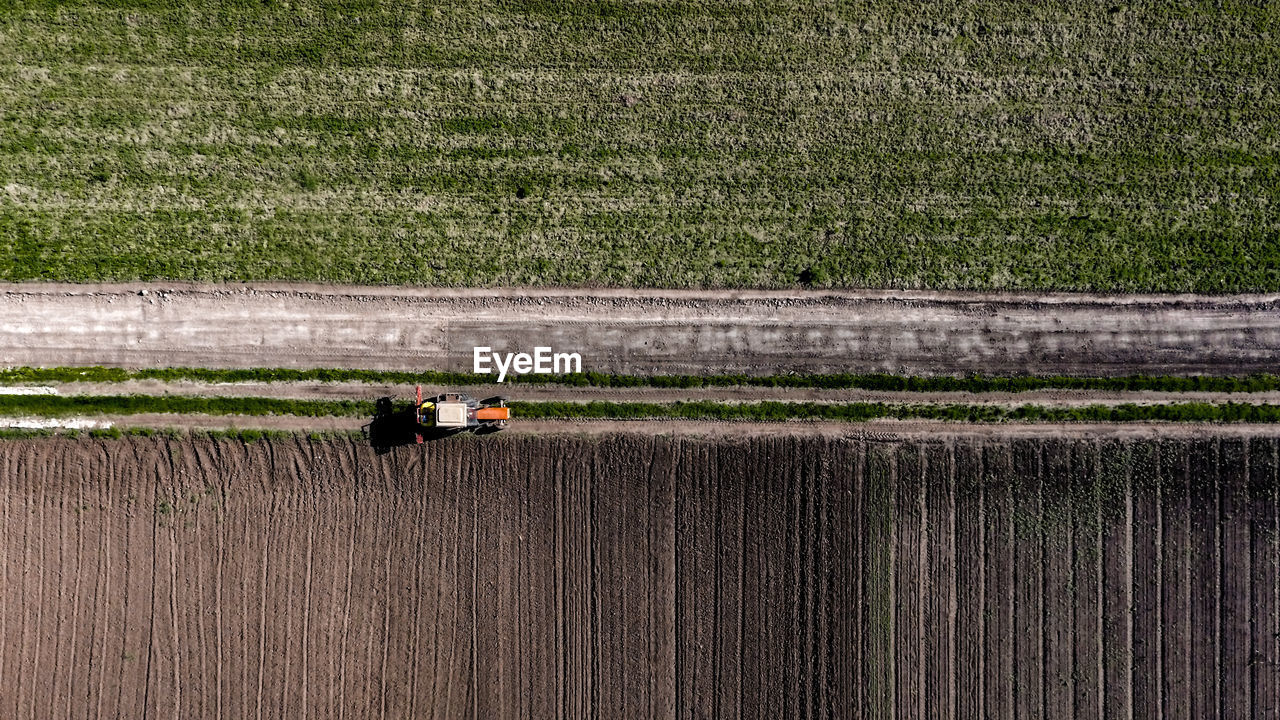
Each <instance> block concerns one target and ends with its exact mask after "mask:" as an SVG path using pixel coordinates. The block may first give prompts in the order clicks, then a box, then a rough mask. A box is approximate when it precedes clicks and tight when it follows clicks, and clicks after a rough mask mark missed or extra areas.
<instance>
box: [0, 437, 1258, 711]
mask: <svg viewBox="0 0 1280 720" xmlns="http://www.w3.org/2000/svg"><path fill="white" fill-rule="evenodd" d="M1277 445H1278V443H1277V440H1276V439H1274V438H1265V437H1263V438H1260V437H1241V436H1223V437H1220V438H1206V439H1166V440H1159V441H1149V440H1139V441H1134V440H1120V439H1110V440H1046V439H1043V438H1040V439H1032V438H1001V437H995V436H993V437H986V438H983V437H952V438H949V439H948V438H939V439H933V440H897V441H873V440H852V439H841V438H830V437H827V438H807V439H805V438H793V437H770V438H749V439H747V438H738V439H734V438H726V439H719V440H708V439H705V438H702V439H689V438H685V439H676V438H669V437H642V436H609V437H603V438H581V437H578V438H574V437H560V438H550V437H543V438H536V437H521V436H515V437H499V438H496V439H483V440H481V439H462V440H457V441H447V442H440V443H434V444H428V445H426V446H423V447H422V448H418V447H412V448H401V449H400V451H398V452H393V453H389V454H385V455H375V454H374V453H373V452H372V451H371V450H370V449H368V448H366V447H363V446H360V445H357V444H354V443H352V442H349V441H325V442H312V441H308V440H306V439H303V438H299V439H296V440H275V441H272V442H265V441H261V442H258V443H252V444H247V445H246V444H244V443H242V442H240V441H231V440H221V441H215V440H209V439H199V440H196V439H185V440H161V439H149V438H129V439H124V440H87V439H65V438H54V439H33V440H11V441H6V442H4V443H0V513H3V521H2V522H0V568H2V571H3V576H2V577H0V581H2V582H0V641H2V646H0V678H3V679H4V682H3V684H0V717H5V718H8V717H13V718H42V717H99V716H101V717H116V716H122V717H177V718H197V717H257V716H260V717H290V718H295V717H296V718H301V717H338V716H345V717H462V716H472V717H486V718H487V717H517V716H527V717H600V716H615V715H622V716H633V717H652V716H661V717H669V716H672V715H674V714H675V712H676V709H677V708H678V709H680V710H681V711H683V712H684V714H686V715H692V716H715V715H720V716H737V715H739V714H744V715H748V716H758V717H769V718H774V717H797V716H803V715H805V714H807V713H808V712H810V711H813V712H814V713H815V714H818V715H822V716H828V717H858V716H863V717H872V718H881V717H884V718H887V717H894V716H896V717H953V716H955V717H981V716H988V717H1014V716H1018V717H1039V716H1047V717H1064V718H1071V717H1097V716H1100V715H1101V714H1103V713H1105V714H1107V715H1108V716H1128V715H1129V712H1130V711H1132V712H1133V716H1134V717H1147V716H1151V717H1156V716H1158V715H1160V716H1163V717H1195V718H1203V717H1212V716H1216V715H1222V716H1232V717H1249V716H1254V717H1267V716H1268V713H1272V712H1274V709H1275V708H1276V707H1280V695H1278V690H1277V675H1278V674H1280V665H1277V661H1278V660H1280V655H1278V654H1277V632H1278V631H1280V626H1278V624H1277V587H1278V583H1277V562H1278V559H1280V546H1278V545H1277V497H1276V487H1277V478H1276V471H1277Z"/></svg>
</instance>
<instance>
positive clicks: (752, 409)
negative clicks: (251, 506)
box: [0, 395, 1280, 439]
mask: <svg viewBox="0 0 1280 720" xmlns="http://www.w3.org/2000/svg"><path fill="white" fill-rule="evenodd" d="M510 407H511V413H512V416H513V417H516V418H521V419H572V418H607V419H618V420H632V419H648V418H674V419H691V420H743V421H762V422H781V421H786V420H834V421H845V422H861V421H866V420H875V419H880V418H894V419H900V420H952V421H963V422H1006V421H1017V422H1133V421H1144V420H1149V421H1169V422H1267V423H1269V422H1280V405H1255V404H1250V403H1221V404H1213V403H1190V402H1187V403H1165V404H1158V405H1134V404H1124V405H1114V406H1111V405H1088V406H1083V407H1068V408H1063V407H1045V406H1040V405H1031V404H1027V405H1020V406H1016V407H1004V406H997V405H965V404H916V403H860V402H851V403H812V402H753V403H721V402H710V401H699V402H676V403H620V402H589V403H572V402H513V403H510ZM138 413H181V414H194V413H201V414H208V415H256V416H265V415H296V416H304V417H325V416H337V417H366V416H372V415H373V413H374V404H373V403H372V402H363V401H351V400H279V399H271V398H256V397H222V398H202V397H182V396H173V395H115V396H56V395H0V414H3V415H36V416H42V417H67V416H72V415H86V414H117V415H130V414H138ZM112 432H115V433H118V432H119V431H118V430H115V429H114V428H113V429H111V430H107V431H96V430H95V431H93V432H92V433H90V434H95V433H112ZM95 436H96V435H95ZM246 439H252V438H248V437H246Z"/></svg>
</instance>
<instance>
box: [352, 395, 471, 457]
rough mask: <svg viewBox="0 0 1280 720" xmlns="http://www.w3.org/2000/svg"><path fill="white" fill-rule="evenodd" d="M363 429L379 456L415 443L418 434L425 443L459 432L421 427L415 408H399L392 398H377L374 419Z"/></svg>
mask: <svg viewBox="0 0 1280 720" xmlns="http://www.w3.org/2000/svg"><path fill="white" fill-rule="evenodd" d="M363 429H364V435H365V437H366V438H368V439H369V444H370V445H371V446H373V449H374V452H376V453H377V454H379V455H384V454H386V453H389V452H391V451H392V450H394V449H395V448H398V447H400V446H401V445H416V444H417V442H418V438H417V435H418V434H419V433H421V435H422V441H423V442H432V441H435V440H443V439H444V438H447V437H451V436H453V435H456V434H458V432H457V430H440V429H437V428H422V427H419V426H418V420H417V417H415V414H414V412H413V407H412V406H410V407H406V408H402V409H399V410H397V409H396V408H395V405H394V404H393V403H392V401H391V398H389V397H384V398H378V402H377V405H376V406H375V409H374V415H373V419H371V420H370V421H369V424H368V425H365V426H364V428H363Z"/></svg>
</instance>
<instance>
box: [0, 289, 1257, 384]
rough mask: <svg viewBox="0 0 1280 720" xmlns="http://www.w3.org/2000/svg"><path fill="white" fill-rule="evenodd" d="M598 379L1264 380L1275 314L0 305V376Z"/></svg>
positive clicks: (963, 307) (848, 299) (1145, 302)
mask: <svg viewBox="0 0 1280 720" xmlns="http://www.w3.org/2000/svg"><path fill="white" fill-rule="evenodd" d="M539 345H541V346H549V347H552V348H553V349H554V350H556V351H558V352H578V353H581V355H582V358H583V369H584V370H593V371H599V372H613V373H636V374H650V373H674V374H704V373H748V374H753V375H768V374H776V373H785V372H888V373H901V374H910V375H949V374H967V373H981V374H986V375H1017V374H1055V373H1063V374H1081V375H1127V374H1137V373H1152V374H1223V375H1234V374H1244V373H1250V372H1259V371H1269V370H1275V368H1276V359H1277V357H1280V296H1276V295H1266V296H1257V295H1255V296H1230V297H1203V296H1190V295H1178V296H1159V297H1156V296H1117V297H1105V296H1094V295H1052V296H1046V295H1007V294H1005V295H986V294H974V293H930V292H918V293H912V292H893V293H889V292H817V291H814V292H802V291H790V292H763V291H758V292H757V291H723V292H712V291H707V292H693V291H618V290H511V289H503V290H497V289H494V290H475V289H471V290H449V289H411V288H349V287H347V288H328V287H310V286H297V285H228V286H194V285H182V286H179V285H146V286H143V285H53V284H18V285H8V286H4V287H3V289H0V363H3V364H5V365H10V366H14V365H34V366H58V365H107V366H120V367H156V366H191V367H290V368H314V367H350V368H367V369H383V370H432V369H440V370H454V371H469V370H470V369H471V358H472V349H473V347H475V346H489V347H492V348H494V349H495V350H498V351H531V350H532V349H533V348H534V347H535V346H539Z"/></svg>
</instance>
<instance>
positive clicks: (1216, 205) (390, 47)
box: [0, 0, 1280, 292]
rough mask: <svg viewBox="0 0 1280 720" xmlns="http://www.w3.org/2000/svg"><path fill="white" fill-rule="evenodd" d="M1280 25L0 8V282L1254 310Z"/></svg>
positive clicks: (1279, 144)
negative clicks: (794, 293) (1227, 297)
mask: <svg viewBox="0 0 1280 720" xmlns="http://www.w3.org/2000/svg"><path fill="white" fill-rule="evenodd" d="M1278 88H1280V5H1277V4H1276V3H1245V2H1237V1H1234V0H1226V1H1224V2H1214V3H1209V2H1179V3H1175V2H1168V1H1166V0H1159V1H1151V2H1131V3H1114V4H1113V3H1092V2H1079V1H1076V0H1070V1H1068V2H1064V3H1055V4H1052V6H1050V4H1043V3H1026V2H1022V1H1021V0H1019V1H1017V2H984V3H973V2H965V3H938V4H932V5H931V4H922V3H909V2H902V1H897V0H885V1H881V2H875V3H866V2H838V3H823V2H817V3H805V2H769V1H767V0H766V1H765V2H753V3H744V2H718V3H711V2H666V1H665V0H653V1H639V2H613V1H608V0H603V1H599V2H591V1H586V0H566V1H563V2H547V1H539V0H532V1H530V2H488V3H423V2H386V3H380V2H370V1H364V2H355V1H353V2H337V3H283V2H271V1H269V0H267V1H264V2H261V3H256V2H255V3H248V2H244V3H235V4H229V3H218V2H208V3H189V4H183V3H169V2H162V1H160V0H153V1H150V2H145V1H144V2H114V3H92V4H85V3H74V2H72V3H64V2H11V1H4V0H0V247H3V250H4V251H3V252H0V280H28V279H48V280H68V281H92V280H134V279H181V280H202V281H222V280H267V279H278V280H314V281H326V282H343V283H373V284H382V283H396V284H423V285H509V284H528V285H605V286H627V285H639V286H705V287H717V286H760V287H774V286H797V285H814V286H835V287H862V286H870V287H904V288H906V287H910V288H918V287H927V288H973V289H1019V288H1021V289H1078V290H1086V289H1092V290H1121V291H1137V290H1164V291H1185V290H1198V291H1205V292H1227V291H1243V290H1272V291H1274V290H1280V122H1278V121H1277V119H1276V118H1277V117H1280V89H1278Z"/></svg>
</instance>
